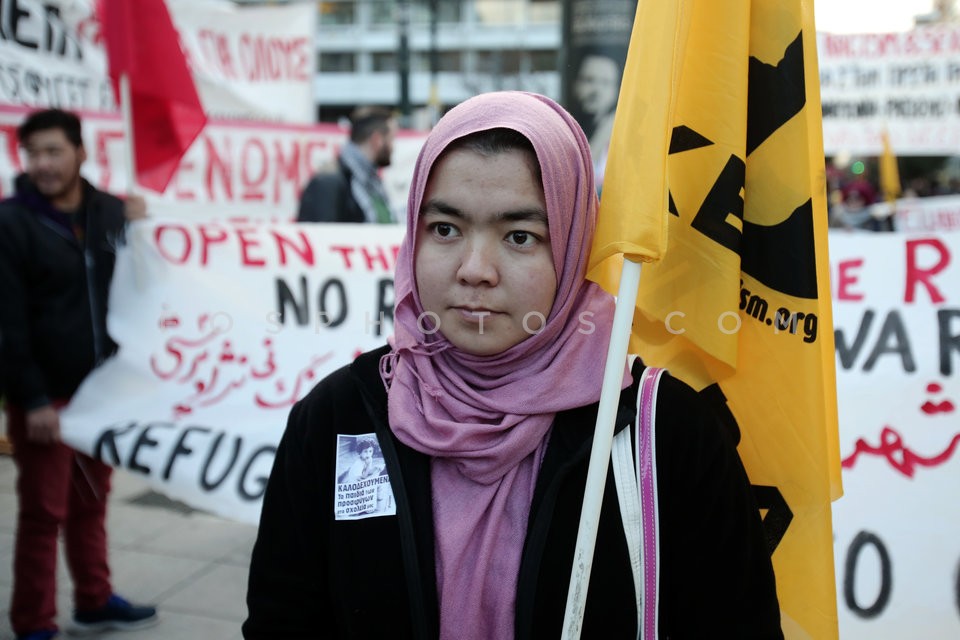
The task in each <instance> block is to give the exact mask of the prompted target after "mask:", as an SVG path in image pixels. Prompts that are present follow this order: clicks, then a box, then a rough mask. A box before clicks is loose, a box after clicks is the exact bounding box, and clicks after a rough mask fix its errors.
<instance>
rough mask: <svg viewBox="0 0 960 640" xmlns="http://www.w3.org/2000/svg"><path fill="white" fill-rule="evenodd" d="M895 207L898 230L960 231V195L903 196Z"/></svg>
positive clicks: (895, 220)
mask: <svg viewBox="0 0 960 640" xmlns="http://www.w3.org/2000/svg"><path fill="white" fill-rule="evenodd" d="M895 207H896V209H895V214H894V215H895V217H894V225H895V226H896V229H897V231H911V232H923V233H937V232H940V231H960V195H949V196H932V197H929V198H902V199H900V200H897V201H896V204H895Z"/></svg>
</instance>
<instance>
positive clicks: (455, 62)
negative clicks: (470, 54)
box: [410, 51, 463, 73]
mask: <svg viewBox="0 0 960 640" xmlns="http://www.w3.org/2000/svg"><path fill="white" fill-rule="evenodd" d="M412 58H413V60H412V62H411V65H410V67H411V69H412V70H413V71H421V72H424V73H428V72H429V71H430V52H429V51H416V52H414V53H413V56H412ZM437 67H438V68H437V71H440V72H449V73H456V72H460V71H462V70H463V63H462V61H461V56H460V52H459V51H438V52H437Z"/></svg>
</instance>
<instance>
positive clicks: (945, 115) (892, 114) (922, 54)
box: [817, 24, 960, 156]
mask: <svg viewBox="0 0 960 640" xmlns="http://www.w3.org/2000/svg"><path fill="white" fill-rule="evenodd" d="M817 41H818V43H817V47H818V54H819V58H820V92H821V97H822V105H823V139H824V151H825V152H826V154H827V155H828V156H832V155H836V154H838V153H849V154H852V155H867V156H879V155H880V152H881V149H882V142H881V137H882V134H883V131H884V130H887V131H889V132H890V146H891V147H892V148H893V150H894V151H895V152H896V154H897V155H899V156H922V155H952V154H954V153H956V150H957V149H958V148H960V26H958V25H956V24H944V25H938V26H931V27H922V28H916V29H913V30H912V31H907V32H903V33H860V34H833V33H819V34H818V35H817Z"/></svg>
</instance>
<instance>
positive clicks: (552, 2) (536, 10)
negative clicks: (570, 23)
mask: <svg viewBox="0 0 960 640" xmlns="http://www.w3.org/2000/svg"><path fill="white" fill-rule="evenodd" d="M528 11H529V13H528V14H527V15H529V17H530V22H532V23H534V24H559V23H560V15H561V14H560V2H558V0H530V6H529V7H528Z"/></svg>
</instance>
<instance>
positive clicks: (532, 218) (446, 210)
mask: <svg viewBox="0 0 960 640" xmlns="http://www.w3.org/2000/svg"><path fill="white" fill-rule="evenodd" d="M430 214H434V215H445V216H452V217H455V218H462V219H467V218H470V215H469V214H467V213H464V212H463V211H461V210H460V209H459V208H457V207H455V206H454V205H452V204H450V203H448V202H445V201H443V200H439V199H437V198H433V199H431V200H429V201H427V202H425V203H424V204H423V206H422V207H421V208H420V215H421V216H427V215H430ZM496 218H497V220H501V221H507V222H539V223H541V224H543V225H547V212H546V211H544V210H543V209H542V208H540V207H528V208H521V209H513V210H509V211H501V212H500V213H498V214H497V215H496Z"/></svg>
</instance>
